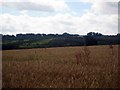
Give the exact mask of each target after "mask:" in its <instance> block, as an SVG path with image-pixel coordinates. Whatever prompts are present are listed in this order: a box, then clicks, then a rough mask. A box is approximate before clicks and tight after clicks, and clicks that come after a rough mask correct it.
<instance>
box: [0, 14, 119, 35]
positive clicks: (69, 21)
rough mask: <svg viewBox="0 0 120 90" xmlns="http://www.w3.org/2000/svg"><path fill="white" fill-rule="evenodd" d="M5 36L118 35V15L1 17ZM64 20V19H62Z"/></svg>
mask: <svg viewBox="0 0 120 90" xmlns="http://www.w3.org/2000/svg"><path fill="white" fill-rule="evenodd" d="M0 17H1V18H2V20H0V21H2V22H0V24H2V29H3V33H4V34H13V33H14V34H16V33H64V32H69V33H78V34H86V33H87V32H90V31H95V32H101V33H103V34H117V32H118V29H117V28H118V26H117V15H111V16H109V15H102V16H96V15H94V14H93V13H88V14H85V15H83V16H82V17H80V16H73V15H70V14H56V15H54V16H47V17H30V16H28V15H20V16H13V15H10V14H4V15H0ZM61 18H62V19H61Z"/></svg>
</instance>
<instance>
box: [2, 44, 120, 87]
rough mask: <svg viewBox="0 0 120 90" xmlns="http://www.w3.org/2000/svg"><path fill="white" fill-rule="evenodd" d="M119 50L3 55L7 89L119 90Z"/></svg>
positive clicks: (94, 48)
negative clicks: (94, 89)
mask: <svg viewBox="0 0 120 90" xmlns="http://www.w3.org/2000/svg"><path fill="white" fill-rule="evenodd" d="M118 47H119V45H106V46H80V47H58V48H38V49H22V50H5V51H2V55H3V56H2V86H3V88H117V87H118V81H119V80H118V79H119V78H118Z"/></svg>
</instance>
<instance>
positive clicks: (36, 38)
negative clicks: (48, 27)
mask: <svg viewBox="0 0 120 90" xmlns="http://www.w3.org/2000/svg"><path fill="white" fill-rule="evenodd" d="M0 37H2V43H0V44H1V45H2V50H10V49H28V48H48V47H64V46H83V45H86V46H92V45H113V44H114V45H115V44H120V34H117V35H102V34H101V33H95V32H89V33H87V35H78V34H69V33H63V34H32V33H29V34H17V35H16V36H14V35H3V34H0Z"/></svg>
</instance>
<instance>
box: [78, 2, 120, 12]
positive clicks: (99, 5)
mask: <svg viewBox="0 0 120 90" xmlns="http://www.w3.org/2000/svg"><path fill="white" fill-rule="evenodd" d="M80 1H81V2H84V3H91V4H92V7H91V10H90V12H92V13H97V14H118V2H119V0H80Z"/></svg>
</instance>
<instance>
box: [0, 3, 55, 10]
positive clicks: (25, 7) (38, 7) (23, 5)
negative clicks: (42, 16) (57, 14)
mask: <svg viewBox="0 0 120 90" xmlns="http://www.w3.org/2000/svg"><path fill="white" fill-rule="evenodd" d="M2 5H3V6H5V7H10V8H14V9H17V10H35V11H54V8H53V7H52V6H49V5H42V4H37V3H34V4H33V3H31V2H3V3H2Z"/></svg>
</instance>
